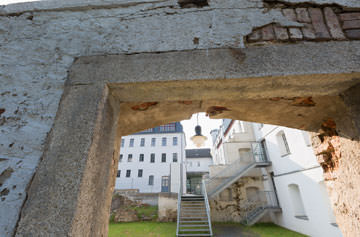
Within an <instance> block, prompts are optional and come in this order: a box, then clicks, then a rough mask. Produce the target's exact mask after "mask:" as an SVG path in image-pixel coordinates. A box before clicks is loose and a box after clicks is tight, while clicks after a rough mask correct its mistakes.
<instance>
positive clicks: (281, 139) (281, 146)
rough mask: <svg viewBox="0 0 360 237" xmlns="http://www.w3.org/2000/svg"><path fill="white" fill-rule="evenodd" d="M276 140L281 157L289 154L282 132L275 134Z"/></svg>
mask: <svg viewBox="0 0 360 237" xmlns="http://www.w3.org/2000/svg"><path fill="white" fill-rule="evenodd" d="M276 140H277V143H278V145H279V150H280V154H281V156H286V155H288V154H290V149H289V145H288V142H287V140H286V136H285V133H284V131H280V132H278V133H277V134H276Z"/></svg>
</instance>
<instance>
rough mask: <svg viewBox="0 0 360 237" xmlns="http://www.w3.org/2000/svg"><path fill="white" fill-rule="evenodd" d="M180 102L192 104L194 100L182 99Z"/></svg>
mask: <svg viewBox="0 0 360 237" xmlns="http://www.w3.org/2000/svg"><path fill="white" fill-rule="evenodd" d="M179 103H180V104H185V105H191V104H192V101H191V100H180V101H179Z"/></svg>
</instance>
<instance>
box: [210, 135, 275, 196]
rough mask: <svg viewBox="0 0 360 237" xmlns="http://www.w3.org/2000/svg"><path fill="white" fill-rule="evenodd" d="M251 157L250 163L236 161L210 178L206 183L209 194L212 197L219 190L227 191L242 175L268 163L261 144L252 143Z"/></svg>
mask: <svg viewBox="0 0 360 237" xmlns="http://www.w3.org/2000/svg"><path fill="white" fill-rule="evenodd" d="M251 153H252V155H251V157H252V160H251V161H250V162H247V163H246V162H242V161H241V159H240V158H239V159H236V160H235V161H233V162H232V163H230V164H228V165H226V167H225V168H223V169H222V170H221V171H219V172H218V173H217V174H216V175H214V176H212V177H210V178H209V179H208V180H207V181H206V186H207V190H208V194H209V195H210V196H212V195H213V194H215V193H217V192H218V191H219V190H222V189H225V188H226V187H227V186H229V185H226V184H228V183H232V182H234V180H237V178H238V177H240V176H241V175H242V174H245V173H246V172H247V171H249V170H250V169H252V168H254V167H256V165H257V164H260V163H268V162H269V161H268V160H267V157H266V154H265V151H264V150H263V149H262V147H261V143H258V142H253V143H251Z"/></svg>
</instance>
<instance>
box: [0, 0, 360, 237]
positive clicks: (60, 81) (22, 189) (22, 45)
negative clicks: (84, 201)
mask: <svg viewBox="0 0 360 237" xmlns="http://www.w3.org/2000/svg"><path fill="white" fill-rule="evenodd" d="M283 2H290V3H301V2H302V1H300V0H288V1H283ZM313 2H314V3H321V4H329V3H330V4H332V3H338V4H339V6H338V7H342V6H346V9H347V10H348V11H355V10H352V7H359V6H360V4H359V2H358V1H356V0H352V1H343V0H338V1H336V0H314V1H313ZM89 5H91V7H88V6H89ZM0 15H1V16H0V46H1V48H0V54H1V58H0V82H1V87H0V196H1V200H0V233H4V235H5V236H11V235H12V234H13V232H14V228H15V226H16V223H17V221H18V219H19V213H20V209H21V208H22V205H23V203H24V200H25V199H26V196H27V194H26V190H27V186H28V184H29V182H30V180H31V179H32V176H33V174H34V172H35V170H36V167H37V165H38V163H39V161H40V160H41V157H43V155H44V153H43V152H44V147H45V146H46V137H47V134H48V133H49V132H50V131H51V128H52V125H53V122H54V119H55V117H56V113H57V111H58V104H59V101H60V97H61V95H62V94H63V90H64V83H65V81H66V79H67V77H68V70H69V68H70V66H71V65H72V64H73V62H74V60H76V58H77V57H80V56H91V55H108V54H120V53H127V54H134V53H144V52H165V51H180V50H192V49H209V48H222V47H234V48H237V47H244V46H245V43H246V36H247V35H249V34H250V33H251V32H253V30H254V29H258V28H261V27H263V26H267V25H271V24H275V25H281V26H283V27H291V28H292V27H302V25H300V24H299V22H294V21H291V20H289V19H288V18H287V17H286V16H284V15H283V12H282V10H281V8H276V7H268V6H265V5H264V2H263V1H261V0H252V1H247V0H237V1H235V0H228V1H218V0H211V1H209V6H205V7H194V6H187V7H186V8H182V7H180V6H179V4H178V3H177V1H174V0H164V1H125V0H121V1H107V2H106V3H104V2H103V1H90V2H88V1H86V3H85V1H64V2H61V3H60V2H56V1H49V2H47V3H45V2H44V3H42V2H38V3H28V4H15V5H7V6H3V7H1V9H0ZM345 33H346V32H345ZM345 35H346V36H347V37H348V38H347V39H350V38H351V37H349V36H348V34H345ZM329 40H330V39H329ZM140 70H141V69H140ZM69 123H70V122H69ZM55 167H56V166H55V165H54V169H55ZM65 174H66V171H64V177H65V176H66V175H65ZM54 179H55V178H54ZM69 208H70V207H69Z"/></svg>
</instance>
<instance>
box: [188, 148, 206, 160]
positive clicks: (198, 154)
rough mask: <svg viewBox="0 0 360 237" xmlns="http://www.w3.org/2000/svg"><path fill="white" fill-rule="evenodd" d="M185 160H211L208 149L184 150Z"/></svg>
mask: <svg viewBox="0 0 360 237" xmlns="http://www.w3.org/2000/svg"><path fill="white" fill-rule="evenodd" d="M185 153H186V158H211V154H210V149H209V148H205V149H186V150H185Z"/></svg>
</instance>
